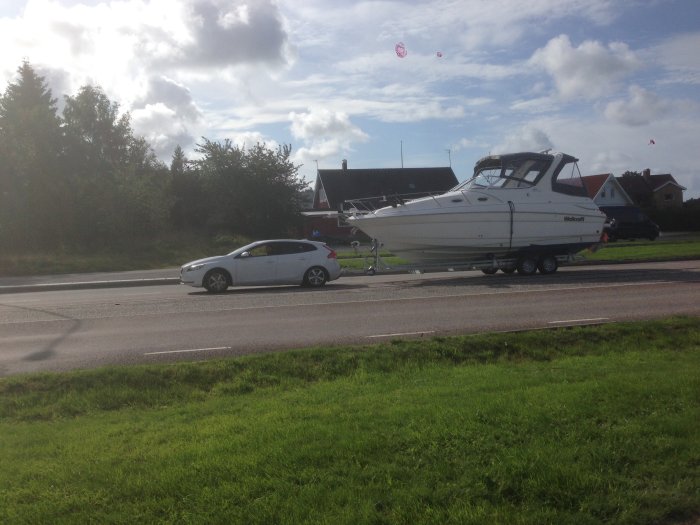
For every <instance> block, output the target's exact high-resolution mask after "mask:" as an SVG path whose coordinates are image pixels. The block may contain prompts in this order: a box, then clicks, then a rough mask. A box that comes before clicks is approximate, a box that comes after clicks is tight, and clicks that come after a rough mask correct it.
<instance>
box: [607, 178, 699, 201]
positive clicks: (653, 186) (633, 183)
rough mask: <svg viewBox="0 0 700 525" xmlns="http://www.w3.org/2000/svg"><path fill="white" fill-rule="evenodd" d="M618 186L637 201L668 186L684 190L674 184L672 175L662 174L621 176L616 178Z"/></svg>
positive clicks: (676, 183) (674, 180)
mask: <svg viewBox="0 0 700 525" xmlns="http://www.w3.org/2000/svg"><path fill="white" fill-rule="evenodd" d="M617 181H618V182H619V183H620V186H622V187H623V188H624V190H625V191H626V192H627V193H628V194H629V195H630V196H631V197H632V198H634V199H635V200H637V201H639V200H641V199H643V198H644V197H646V196H649V195H651V194H652V193H653V192H655V191H658V190H660V189H661V188H663V187H664V186H666V185H668V184H672V185H674V186H677V187H678V188H680V189H681V190H685V189H686V188H684V187H683V186H681V185H680V184H678V182H676V179H674V178H673V175H671V174H668V173H664V174H659V175H637V174H634V175H631V174H630V175H623V176H622V177H617Z"/></svg>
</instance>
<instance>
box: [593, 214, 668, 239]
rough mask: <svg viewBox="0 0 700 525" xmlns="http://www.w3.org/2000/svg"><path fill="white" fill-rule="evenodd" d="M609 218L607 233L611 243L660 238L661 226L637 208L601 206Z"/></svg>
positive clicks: (606, 227) (606, 226)
mask: <svg viewBox="0 0 700 525" xmlns="http://www.w3.org/2000/svg"><path fill="white" fill-rule="evenodd" d="M600 210H601V211H602V212H603V213H605V215H607V216H608V221H607V222H606V224H605V233H606V234H607V235H608V240H609V241H616V240H617V239H629V240H634V239H649V240H650V241H653V240H654V239H656V238H657V237H658V236H659V233H660V230H659V226H658V225H657V224H656V223H655V222H654V221H652V220H651V219H650V218H649V217H647V215H646V214H645V213H644V212H643V211H642V210H640V209H639V208H638V207H636V206H601V208H600Z"/></svg>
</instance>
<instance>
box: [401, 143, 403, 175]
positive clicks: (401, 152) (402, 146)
mask: <svg viewBox="0 0 700 525" xmlns="http://www.w3.org/2000/svg"><path fill="white" fill-rule="evenodd" d="M401 169H403V140H402V141H401Z"/></svg>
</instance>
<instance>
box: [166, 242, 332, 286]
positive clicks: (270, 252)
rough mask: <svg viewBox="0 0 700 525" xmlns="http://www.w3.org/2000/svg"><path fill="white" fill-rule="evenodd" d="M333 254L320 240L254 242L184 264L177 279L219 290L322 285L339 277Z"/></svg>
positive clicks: (192, 284) (191, 284)
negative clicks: (240, 287) (229, 251)
mask: <svg viewBox="0 0 700 525" xmlns="http://www.w3.org/2000/svg"><path fill="white" fill-rule="evenodd" d="M340 272H341V271H340V264H338V259H337V257H336V253H335V251H334V250H333V249H331V248H330V247H329V246H328V245H326V244H325V243H322V242H316V241H306V240H293V239H277V240H269V241H256V242H253V243H251V244H248V245H246V246H243V247H241V248H238V249H237V250H235V251H233V252H231V253H229V254H228V255H219V256H217V257H208V258H206V259H199V260H197V261H192V262H189V263H187V264H184V265H183V266H182V267H181V268H180V282H181V283H182V284H188V285H190V286H194V287H204V288H206V290H207V291H208V292H211V293H221V292H224V291H225V290H226V289H227V288H228V287H229V286H261V285H274V284H300V285H304V286H315V287H317V286H323V285H324V284H326V283H327V282H328V281H333V280H335V279H337V278H338V277H340Z"/></svg>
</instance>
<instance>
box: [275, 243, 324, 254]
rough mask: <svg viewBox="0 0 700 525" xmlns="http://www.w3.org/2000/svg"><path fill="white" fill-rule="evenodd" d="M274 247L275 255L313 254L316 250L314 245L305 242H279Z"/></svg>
mask: <svg viewBox="0 0 700 525" xmlns="http://www.w3.org/2000/svg"><path fill="white" fill-rule="evenodd" d="M274 246H275V255H293V254H295V253H304V252H311V251H314V250H315V249H316V247H315V246H314V245H313V244H308V243H305V242H278V243H275V245H274Z"/></svg>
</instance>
